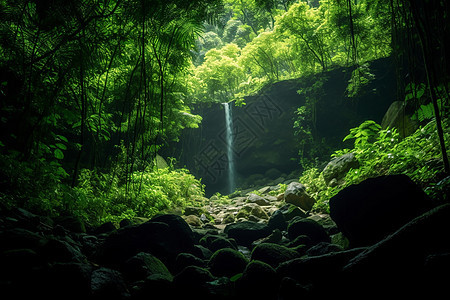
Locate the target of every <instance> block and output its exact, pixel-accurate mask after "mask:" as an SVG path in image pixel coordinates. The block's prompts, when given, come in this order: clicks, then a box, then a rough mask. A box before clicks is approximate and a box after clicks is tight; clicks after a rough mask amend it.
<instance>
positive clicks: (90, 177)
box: [72, 168, 204, 223]
mask: <svg viewBox="0 0 450 300" xmlns="http://www.w3.org/2000/svg"><path fill="white" fill-rule="evenodd" d="M128 185H129V187H127V186H125V185H124V184H120V182H119V181H118V179H117V178H114V177H113V175H112V174H100V173H97V172H92V171H90V170H83V172H81V174H80V184H79V186H78V187H76V188H75V189H74V193H75V195H76V197H77V198H78V201H77V202H75V203H77V206H76V207H73V208H72V210H73V211H75V212H77V213H79V214H81V215H82V216H83V217H84V218H85V219H86V220H88V221H89V222H91V223H101V222H105V221H108V220H112V221H115V222H118V221H120V220H122V219H123V218H126V217H128V218H130V217H145V218H151V217H152V216H154V215H155V214H157V213H160V212H164V211H169V210H171V209H175V208H183V207H185V206H187V205H199V204H201V201H202V199H203V195H204V186H203V185H202V184H201V182H200V181H199V180H197V179H195V177H194V176H193V175H191V174H190V173H189V172H188V171H187V170H185V169H179V170H170V169H169V168H165V169H154V170H152V171H145V172H134V173H133V174H131V180H130V182H129V183H128Z"/></svg>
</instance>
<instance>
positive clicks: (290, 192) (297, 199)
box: [284, 182, 316, 211]
mask: <svg viewBox="0 0 450 300" xmlns="http://www.w3.org/2000/svg"><path fill="white" fill-rule="evenodd" d="M284 200H285V201H286V203H290V204H293V205H295V206H298V207H300V208H301V209H303V210H306V211H308V210H311V208H312V207H313V205H314V203H315V202H316V200H314V199H313V198H312V197H311V196H309V195H308V193H306V187H305V186H304V185H303V184H301V183H299V182H291V183H289V185H288V186H287V188H286V191H285V192H284Z"/></svg>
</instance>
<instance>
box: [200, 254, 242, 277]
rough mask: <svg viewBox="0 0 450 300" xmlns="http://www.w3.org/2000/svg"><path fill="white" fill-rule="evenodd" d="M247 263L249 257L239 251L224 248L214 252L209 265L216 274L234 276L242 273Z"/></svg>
mask: <svg viewBox="0 0 450 300" xmlns="http://www.w3.org/2000/svg"><path fill="white" fill-rule="evenodd" d="M247 263H248V259H247V258H246V257H245V256H244V255H243V254H242V253H240V252H239V251H236V250H234V249H230V248H224V249H220V250H217V251H216V252H215V253H214V254H213V256H212V257H211V259H210V261H209V263H208V267H209V269H210V271H211V273H212V274H213V275H214V276H219V277H220V276H226V277H232V276H234V275H236V274H238V273H242V271H244V269H245V266H246V265H247Z"/></svg>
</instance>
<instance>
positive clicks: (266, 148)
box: [166, 58, 396, 194]
mask: <svg viewBox="0 0 450 300" xmlns="http://www.w3.org/2000/svg"><path fill="white" fill-rule="evenodd" d="M370 69H371V72H372V73H373V74H374V75H375V79H374V80H372V82H371V83H370V84H369V85H367V86H366V87H365V88H364V91H363V92H362V93H361V94H360V95H358V96H357V97H354V98H347V97H346V92H345V89H346V87H347V85H348V80H349V79H350V75H351V70H350V69H348V68H339V69H335V70H332V71H329V72H326V73H323V74H321V75H320V77H321V78H325V80H324V82H323V85H322V88H321V91H320V93H319V94H320V96H319V97H318V99H317V102H316V115H315V134H314V135H315V138H314V143H316V144H317V145H319V147H322V145H325V146H326V147H325V148H328V149H330V150H331V149H337V148H339V147H341V146H342V139H343V138H344V137H345V136H346V135H347V134H348V130H349V129H350V128H353V127H356V126H357V125H359V124H360V123H362V122H363V121H364V120H367V119H371V120H374V121H376V122H377V123H381V121H382V118H383V115H384V114H385V112H386V111H387V109H388V108H389V105H390V104H391V103H392V102H393V101H395V100H396V99H395V98H396V84H395V82H396V80H395V74H394V67H393V64H392V62H391V59H390V58H385V59H380V60H377V61H374V62H372V63H371V66H370ZM318 78H319V76H309V77H304V78H300V79H294V80H286V81H281V82H277V83H275V84H272V85H269V86H266V87H265V88H264V89H262V90H261V91H260V92H259V93H258V94H257V95H253V96H248V97H245V102H246V103H247V105H244V106H242V107H236V106H233V122H234V146H233V153H234V160H235V168H236V171H237V173H238V178H237V180H236V183H237V186H238V187H239V186H240V184H241V185H242V184H244V185H248V184H251V182H249V181H248V180H247V179H248V178H249V177H250V178H253V180H262V179H263V178H268V179H271V180H274V179H277V178H278V179H279V180H281V179H283V178H286V177H287V175H288V174H289V173H291V172H293V171H299V169H300V167H299V164H298V159H299V155H298V151H299V140H298V137H296V136H295V134H294V129H293V123H294V118H295V117H296V114H295V113H296V111H297V108H299V107H300V106H303V105H305V101H306V97H307V96H308V94H307V92H306V93H305V92H304V93H301V94H299V93H297V91H298V90H303V91H306V90H307V88H308V87H310V86H312V84H314V83H315V81H317V80H319V79H318ZM193 112H194V113H196V114H200V115H201V116H202V117H203V122H202V124H201V126H200V128H199V129H187V130H185V132H184V133H183V135H182V137H181V138H180V142H179V143H178V145H176V147H175V149H176V150H175V152H172V153H167V154H166V155H169V156H174V157H176V158H177V159H178V161H179V162H180V165H183V166H186V167H187V168H188V169H189V170H191V172H192V173H194V174H195V175H196V176H198V177H201V178H202V182H203V183H204V184H206V186H207V194H209V193H210V192H211V191H220V192H223V193H226V185H227V166H228V162H227V152H226V149H227V148H226V147H227V146H226V126H225V115H224V108H223V105H221V104H216V105H212V106H209V107H207V106H206V105H203V106H198V107H196V108H194V109H193ZM330 150H326V149H323V151H322V153H325V155H326V154H329V151H330ZM280 178H281V179H280ZM244 179H246V181H244ZM269 181H270V180H269Z"/></svg>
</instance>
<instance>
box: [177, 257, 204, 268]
mask: <svg viewBox="0 0 450 300" xmlns="http://www.w3.org/2000/svg"><path fill="white" fill-rule="evenodd" d="M189 266H197V267H201V268H204V267H206V263H205V261H204V260H202V259H200V258H198V257H197V256H195V255H193V254H191V253H180V254H178V256H177V258H176V259H175V268H176V270H178V271H181V270H183V269H184V268H186V267H189Z"/></svg>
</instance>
